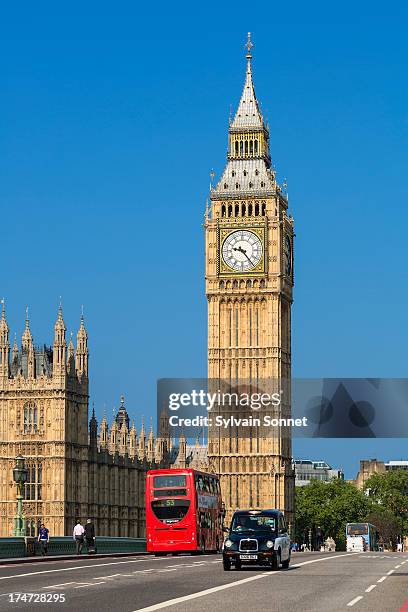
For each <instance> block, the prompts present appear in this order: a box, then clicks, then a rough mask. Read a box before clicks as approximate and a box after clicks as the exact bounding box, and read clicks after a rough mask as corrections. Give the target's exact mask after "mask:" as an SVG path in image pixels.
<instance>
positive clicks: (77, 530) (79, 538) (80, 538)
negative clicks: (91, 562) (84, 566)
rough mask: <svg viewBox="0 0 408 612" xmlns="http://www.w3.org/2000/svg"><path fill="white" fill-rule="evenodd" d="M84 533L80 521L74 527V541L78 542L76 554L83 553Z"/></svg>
mask: <svg viewBox="0 0 408 612" xmlns="http://www.w3.org/2000/svg"><path fill="white" fill-rule="evenodd" d="M84 533H85V529H84V528H83V526H82V525H81V521H80V520H79V519H78V520H77V523H76V525H75V527H74V533H73V536H74V541H75V542H76V554H77V555H80V554H81V553H82V547H83V545H84Z"/></svg>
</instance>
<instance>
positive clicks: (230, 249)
mask: <svg viewBox="0 0 408 612" xmlns="http://www.w3.org/2000/svg"><path fill="white" fill-rule="evenodd" d="M262 252H263V249H262V242H261V240H260V238H259V236H257V235H256V234H254V232H249V231H248V230H237V231H236V232H232V233H231V234H229V235H228V236H227V237H226V239H225V240H224V243H223V245H222V258H223V260H224V262H225V263H226V264H227V266H229V267H230V268H232V269H233V270H236V271H237V272H248V271H250V270H253V269H254V268H256V266H257V265H258V264H259V262H260V261H261V258H262Z"/></svg>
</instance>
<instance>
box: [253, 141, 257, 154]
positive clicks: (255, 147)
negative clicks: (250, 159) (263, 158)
mask: <svg viewBox="0 0 408 612" xmlns="http://www.w3.org/2000/svg"><path fill="white" fill-rule="evenodd" d="M254 150H255V155H258V141H257V140H256V139H255V141H254Z"/></svg>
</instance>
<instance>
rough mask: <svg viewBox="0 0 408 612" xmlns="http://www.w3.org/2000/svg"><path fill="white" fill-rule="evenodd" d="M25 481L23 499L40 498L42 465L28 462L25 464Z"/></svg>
mask: <svg viewBox="0 0 408 612" xmlns="http://www.w3.org/2000/svg"><path fill="white" fill-rule="evenodd" d="M27 471H28V473H27V482H26V483H25V485H24V499H26V500H41V499H42V465H41V463H38V464H36V463H29V464H28V465H27Z"/></svg>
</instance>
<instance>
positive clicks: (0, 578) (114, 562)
mask: <svg viewBox="0 0 408 612" xmlns="http://www.w3.org/2000/svg"><path fill="white" fill-rule="evenodd" d="M149 560H150V559H149ZM151 560H152V561H153V559H151ZM143 561H146V559H134V560H132V561H113V562H112V563H95V564H93V565H76V566H75V567H60V568H58V569H50V570H41V571H38V572H27V573H26V574H14V575H13V576H0V580H11V579H12V578H24V577H25V576H37V575H38V574H53V573H55V572H72V571H74V570H79V569H80V570H83V569H86V568H93V567H105V566H106V565H121V564H126V563H142V562H143Z"/></svg>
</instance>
